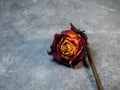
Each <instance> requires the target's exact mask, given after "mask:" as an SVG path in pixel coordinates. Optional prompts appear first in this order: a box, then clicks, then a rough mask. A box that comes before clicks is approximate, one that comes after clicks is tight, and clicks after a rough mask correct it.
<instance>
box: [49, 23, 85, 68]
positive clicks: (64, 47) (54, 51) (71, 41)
mask: <svg viewBox="0 0 120 90" xmlns="http://www.w3.org/2000/svg"><path fill="white" fill-rule="evenodd" d="M86 45H87V36H86V34H85V33H84V32H83V31H80V30H78V29H76V28H75V27H74V26H73V25H72V24H71V30H64V31H62V32H61V33H60V34H55V35H54V40H53V43H52V45H51V47H50V48H51V51H50V52H49V54H50V55H52V56H53V58H54V59H55V60H56V61H58V62H60V63H63V64H66V65H69V66H75V65H77V64H78V63H79V62H80V61H83V60H84V59H85V57H86V55H87V49H86Z"/></svg>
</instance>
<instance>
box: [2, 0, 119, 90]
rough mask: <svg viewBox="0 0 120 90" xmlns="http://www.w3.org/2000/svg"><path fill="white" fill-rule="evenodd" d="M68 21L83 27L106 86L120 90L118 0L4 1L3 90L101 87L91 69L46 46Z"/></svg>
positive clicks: (67, 89)
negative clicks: (60, 60) (58, 58)
mask: <svg viewBox="0 0 120 90" xmlns="http://www.w3.org/2000/svg"><path fill="white" fill-rule="evenodd" d="M69 22H72V23H73V24H75V25H76V27H80V28H81V29H82V30H83V29H85V30H86V33H87V34H88V37H89V41H90V43H91V45H92V48H93V55H94V59H95V61H94V62H95V65H96V68H97V71H98V73H99V76H100V78H101V81H102V84H103V87H104V89H105V90H120V86H119V85H120V66H119V65H120V61H119V60H120V57H119V56H120V51H119V50H120V45H119V44H120V1H119V0H0V90H97V87H96V83H95V80H94V77H93V74H92V72H91V70H90V69H89V68H86V67H84V66H83V67H81V68H78V69H71V68H68V67H66V66H63V65H60V64H57V63H55V62H53V61H52V60H51V59H52V57H51V56H48V55H47V53H46V52H47V50H49V46H50V45H51V43H52V40H53V35H54V33H59V32H60V31H61V30H64V29H69V27H70V26H69Z"/></svg>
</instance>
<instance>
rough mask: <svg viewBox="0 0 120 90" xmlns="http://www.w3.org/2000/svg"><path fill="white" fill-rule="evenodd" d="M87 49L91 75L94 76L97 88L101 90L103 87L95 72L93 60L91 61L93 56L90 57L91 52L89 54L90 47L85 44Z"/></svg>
mask: <svg viewBox="0 0 120 90" xmlns="http://www.w3.org/2000/svg"><path fill="white" fill-rule="evenodd" d="M87 49H88V54H87V56H88V61H89V64H90V66H91V69H92V72H93V75H94V77H95V80H96V83H97V87H98V90H103V87H102V84H101V81H100V78H99V75H98V73H97V70H96V67H95V65H94V62H93V58H92V54H91V49H90V47H89V46H88V45H87Z"/></svg>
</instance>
